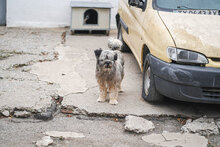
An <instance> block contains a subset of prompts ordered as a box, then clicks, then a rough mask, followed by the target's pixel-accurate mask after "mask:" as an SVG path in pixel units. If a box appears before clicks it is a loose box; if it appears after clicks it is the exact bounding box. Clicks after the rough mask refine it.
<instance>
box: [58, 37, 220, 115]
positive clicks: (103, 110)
mask: <svg viewBox="0 0 220 147" xmlns="http://www.w3.org/2000/svg"><path fill="white" fill-rule="evenodd" d="M113 37H114V36H113ZM107 41H108V37H106V36H67V41H66V46H69V47H71V48H72V53H76V52H77V53H78V54H79V56H81V58H80V60H82V62H80V63H79V62H76V63H75V62H73V63H72V64H75V65H72V66H75V71H76V72H77V73H78V74H79V75H80V76H81V77H82V78H83V79H84V80H85V81H86V85H87V87H88V90H87V91H86V92H84V93H78V94H77V93H71V94H69V95H67V96H65V97H64V100H63V102H62V105H63V107H67V108H76V107H77V108H79V109H81V110H84V111H86V112H87V113H89V114H98V115H106V114H107V115H123V116H126V115H129V114H130V115H137V116H160V115H165V116H178V115H180V116H186V117H198V116H202V115H207V116H210V117H211V116H213V117H218V116H220V112H219V109H218V105H207V104H195V103H185V102H179V101H174V100H166V101H164V102H163V103H161V104H158V105H153V104H150V103H147V102H145V101H144V100H143V99H142V97H141V88H142V73H141V71H140V68H139V66H138V64H137V62H136V60H135V58H134V56H133V54H131V53H123V55H124V57H125V78H124V80H123V81H122V90H123V93H120V94H119V104H118V105H117V106H112V105H109V104H108V102H104V103H97V102H96V99H97V98H98V94H99V89H98V85H97V82H96V79H95V66H96V59H95V55H94V50H95V49H97V48H103V49H107ZM63 51H64V52H65V50H63ZM69 54H71V53H69ZM80 54H81V55H80ZM85 54H87V57H88V58H89V59H87V60H84V56H86V55H85ZM69 68H71V67H70V66H69Z"/></svg>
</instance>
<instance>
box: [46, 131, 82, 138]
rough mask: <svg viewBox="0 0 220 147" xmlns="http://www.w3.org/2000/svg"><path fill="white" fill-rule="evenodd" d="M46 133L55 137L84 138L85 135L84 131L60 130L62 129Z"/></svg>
mask: <svg viewBox="0 0 220 147" xmlns="http://www.w3.org/2000/svg"><path fill="white" fill-rule="evenodd" d="M45 135H48V136H51V137H55V138H64V139H67V138H83V137H85V136H84V135H83V134H82V133H76V132H60V131H48V132H46V133H45Z"/></svg>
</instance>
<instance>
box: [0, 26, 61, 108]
mask: <svg viewBox="0 0 220 147" xmlns="http://www.w3.org/2000/svg"><path fill="white" fill-rule="evenodd" d="M63 31H65V29H28V28H6V27H0V33H1V32H4V35H1V36H0V101H1V104H0V111H3V112H4V111H6V110H7V111H8V110H9V111H10V112H13V111H14V110H15V109H16V110H27V111H28V112H36V111H41V110H42V109H44V108H46V107H48V106H50V104H51V99H52V98H51V97H52V96H54V95H57V90H56V88H57V85H56V84H51V83H48V82H44V81H39V79H38V77H37V76H36V75H33V74H31V73H29V70H30V69H31V65H32V64H34V63H36V62H44V61H50V60H54V59H56V56H57V54H56V52H55V50H54V47H55V46H57V45H58V44H60V41H61V34H62V32H63ZM51 36H53V37H51Z"/></svg>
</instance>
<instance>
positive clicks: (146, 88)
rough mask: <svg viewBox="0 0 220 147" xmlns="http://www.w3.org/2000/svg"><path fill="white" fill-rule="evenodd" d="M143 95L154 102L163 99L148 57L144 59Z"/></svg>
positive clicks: (145, 98)
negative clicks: (157, 88)
mask: <svg viewBox="0 0 220 147" xmlns="http://www.w3.org/2000/svg"><path fill="white" fill-rule="evenodd" d="M142 97H143V98H144V100H146V101H148V102H152V103H158V102H161V101H162V100H163V96H162V95H161V94H160V93H158V91H157V90H156V87H155V82H154V76H153V73H152V72H151V68H150V64H149V61H148V58H147V57H146V58H145V61H144V70H143V86H142Z"/></svg>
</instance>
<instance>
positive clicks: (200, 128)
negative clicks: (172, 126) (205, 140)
mask: <svg viewBox="0 0 220 147" xmlns="http://www.w3.org/2000/svg"><path fill="white" fill-rule="evenodd" d="M181 130H182V131H183V132H189V133H199V134H201V135H204V136H209V135H218V134H219V130H218V127H217V126H216V124H215V121H214V119H213V118H204V117H201V118H199V119H196V120H194V121H192V122H189V121H188V122H187V123H186V124H185V125H184V126H182V128H181Z"/></svg>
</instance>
